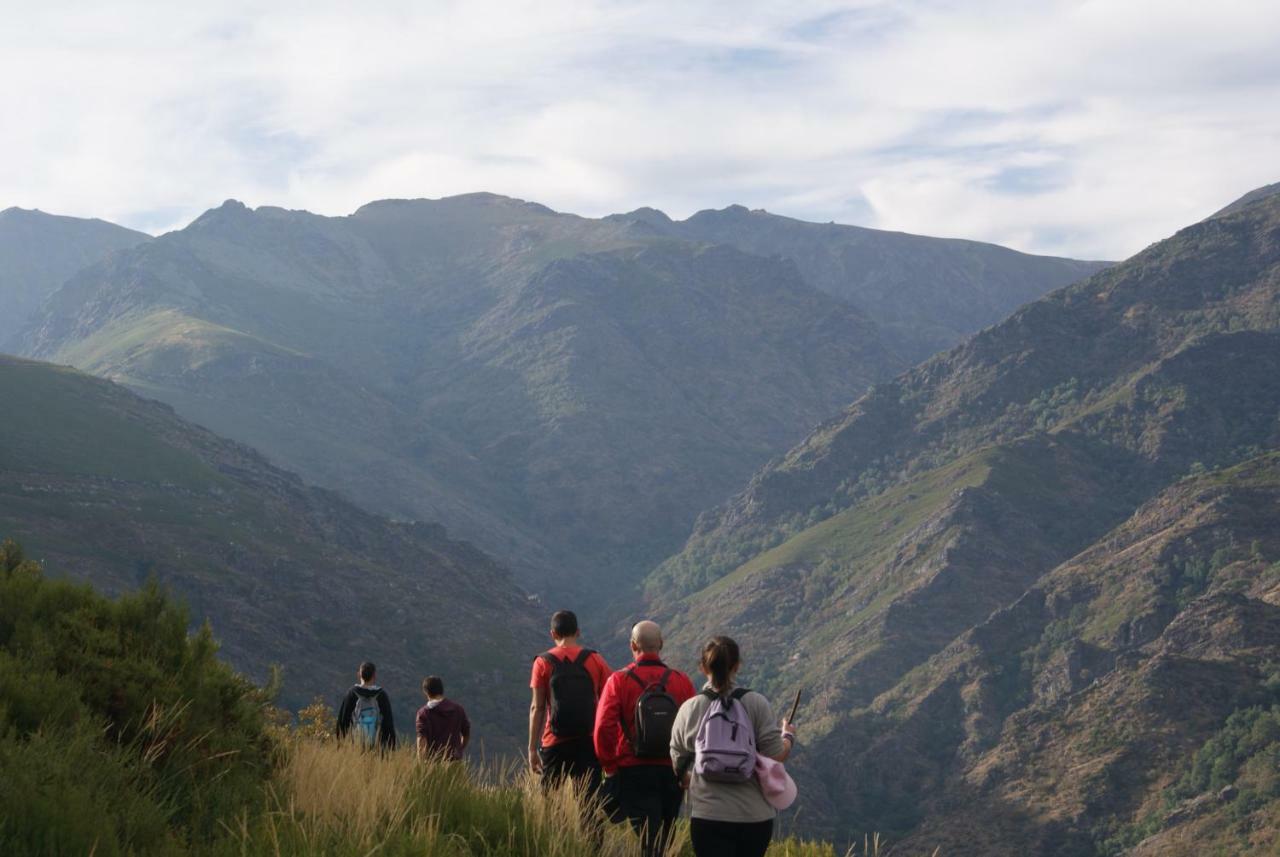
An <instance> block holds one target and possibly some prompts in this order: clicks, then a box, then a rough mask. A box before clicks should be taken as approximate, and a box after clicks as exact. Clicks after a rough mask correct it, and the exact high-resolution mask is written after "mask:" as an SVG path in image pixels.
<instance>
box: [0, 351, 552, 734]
mask: <svg viewBox="0 0 1280 857" xmlns="http://www.w3.org/2000/svg"><path fill="white" fill-rule="evenodd" d="M0 401H3V402H4V413H3V418H0V538H8V537H13V538H15V539H17V540H19V541H20V542H21V543H22V544H23V546H24V547H25V548H26V550H27V553H28V555H29V556H32V557H35V558H40V559H43V560H47V561H48V564H49V567H50V568H51V569H57V570H58V571H59V572H60V573H66V574H68V575H70V576H72V577H75V578H78V579H81V580H87V581H91V582H93V584H94V585H95V586H96V587H98V588H101V589H103V590H106V591H108V592H120V591H122V590H127V589H133V588H136V587H138V586H140V585H141V584H142V583H144V582H145V581H146V580H147V579H149V578H154V579H156V580H158V581H159V582H160V583H161V584H163V585H164V586H166V587H170V588H172V589H173V590H174V591H175V592H176V593H177V594H179V595H180V596H182V597H183V598H184V599H185V600H186V601H187V602H188V603H190V605H191V607H192V612H193V614H194V616H195V617H196V618H197V619H208V620H209V621H210V622H212V624H213V627H214V629H215V631H216V633H217V635H218V637H219V638H220V639H221V640H222V643H223V652H224V654H225V655H226V657H227V658H228V659H229V661H230V662H231V663H232V664H233V665H234V666H236V667H237V668H238V669H240V670H244V671H246V672H248V673H249V674H250V675H252V676H253V677H254V678H255V679H257V680H260V681H261V680H263V679H265V677H266V674H267V669H268V666H269V665H270V664H273V663H278V664H281V665H283V666H284V668H285V673H284V680H285V681H284V686H283V691H282V702H283V703H284V704H286V705H288V706H289V707H292V708H297V707H300V706H302V705H306V704H307V703H309V702H310V701H311V700H312V698H313V697H314V696H315V695H317V694H320V695H323V696H324V697H325V698H326V699H328V700H330V701H333V699H334V698H335V697H336V696H339V695H340V694H341V693H342V692H344V691H345V688H346V687H348V686H349V685H350V684H351V682H352V681H353V680H354V674H355V669H356V667H357V665H358V664H359V663H360V662H361V661H363V660H373V661H374V662H375V663H379V664H381V665H382V668H381V669H380V678H381V680H382V682H383V683H384V684H386V685H387V686H388V687H390V688H393V689H395V693H394V694H393V701H394V702H395V703H396V705H397V715H398V716H399V717H402V718H405V719H403V720H401V721H400V723H399V724H398V725H399V728H400V729H401V730H409V729H410V728H411V727H410V726H409V721H408V719H407V718H408V717H410V714H411V712H412V711H413V710H414V708H416V705H417V704H418V693H417V688H418V685H419V683H420V682H421V680H422V677H423V676H424V675H427V674H429V673H432V672H436V673H440V674H442V675H444V676H447V677H448V679H449V681H450V684H451V685H452V687H451V690H452V689H453V688H456V691H454V692H455V693H456V695H457V696H458V697H459V698H465V699H467V705H468V708H469V709H471V710H472V712H473V713H472V716H473V717H478V718H479V720H480V722H483V723H484V724H486V726H485V729H486V732H485V734H486V736H487V737H486V740H487V741H488V742H489V743H490V744H491V745H493V744H497V745H499V746H506V745H512V746H514V745H513V744H512V740H513V736H514V735H515V733H517V732H518V730H519V728H520V717H519V713H520V712H521V711H522V710H523V706H524V704H525V700H526V699H527V691H525V690H524V689H523V681H522V679H523V677H524V675H525V671H526V670H527V669H528V656H529V655H530V653H532V652H534V651H536V650H537V648H538V647H539V646H540V645H541V642H542V639H543V638H544V636H545V635H544V632H543V631H542V627H543V624H544V622H545V617H542V616H538V617H536V618H535V617H534V616H533V614H532V613H531V612H530V608H529V606H528V604H527V601H526V599H525V597H524V595H523V594H522V593H521V592H520V591H519V590H518V589H517V587H516V586H515V584H514V583H513V582H512V580H511V578H510V576H509V574H508V573H507V572H506V571H505V570H504V569H502V568H500V567H499V566H498V565H497V564H495V563H494V562H493V561H492V560H491V559H489V558H488V557H486V556H485V555H484V554H482V553H480V552H479V551H478V550H476V549H475V548H473V547H471V546H470V545H467V544H465V543H461V542H455V541H450V540H449V539H447V538H446V537H445V535H444V532H443V531H442V530H441V529H440V528H439V527H433V526H427V525H422V524H394V523H391V522H389V521H387V520H385V519H382V518H377V517H374V516H373V515H370V514H368V513H366V512H364V511H362V510H360V509H358V508H356V507H355V506H354V505H352V504H351V503H349V502H347V501H345V500H342V499H340V498H339V497H338V496H337V495H335V494H332V493H330V492H328V491H323V490H320V489H315V488H310V487H306V486H304V485H303V483H302V482H301V481H300V480H299V479H298V478H297V477H296V476H293V475H292V474H290V473H286V472H284V471H281V470H278V469H276V468H274V467H272V466H271V465H269V464H268V463H267V462H266V460H265V459H263V458H262V456H260V455H259V454H258V453H256V452H253V451H252V450H250V449H248V448H246V447H244V446H241V445H239V444H236V443H232V442H230V441H227V440H224V439H222V438H220V437H218V436H216V435H214V434H212V433H210V432H208V431H206V430H205V429H202V428H198V427H196V426H193V425H190V424H188V423H185V422H183V421H182V420H181V419H179V418H178V417H177V416H175V415H174V413H173V411H172V410H171V409H170V408H168V407H167V406H165V405H162V404H160V403H157V402H153V401H148V400H145V399H141V398H139V397H138V396H136V395H134V394H133V393H131V392H129V391H128V390H126V389H124V388H123V387H120V386H118V385H115V384H112V383H110V382H108V381H104V380H101V379H97V378H92V377H90V376H87V375H82V374H80V373H79V372H76V371H74V370H70V369H65V368H60V367H55V366H50V365H48V364H44V363H36V362H30V361H26V360H19V359H17V358H11V357H0Z"/></svg>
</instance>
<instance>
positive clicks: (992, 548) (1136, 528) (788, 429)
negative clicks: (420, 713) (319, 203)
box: [0, 186, 1280, 857]
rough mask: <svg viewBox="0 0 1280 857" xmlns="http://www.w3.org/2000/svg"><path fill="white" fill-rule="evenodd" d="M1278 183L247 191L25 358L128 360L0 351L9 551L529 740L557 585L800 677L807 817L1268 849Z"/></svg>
mask: <svg viewBox="0 0 1280 857" xmlns="http://www.w3.org/2000/svg"><path fill="white" fill-rule="evenodd" d="M1278 191H1280V186H1270V187H1268V188H1261V189H1259V190H1258V191H1255V192H1253V193H1251V194H1249V195H1247V196H1246V197H1244V198H1242V199H1241V200H1239V201H1237V202H1236V203H1233V204H1232V205H1229V206H1227V207H1226V208H1224V209H1222V210H1221V211H1219V212H1218V213H1217V214H1215V215H1213V216H1211V217H1210V218H1208V219H1206V220H1204V221H1202V222H1200V223H1197V224H1194V225H1192V226H1189V227H1187V228H1186V229H1184V230H1182V231H1180V232H1178V233H1177V234H1176V235H1174V236H1172V237H1170V238H1169V239H1167V240H1165V241H1162V242H1159V243H1157V244H1155V245H1152V246H1151V247H1149V248H1147V249H1146V250H1144V251H1143V252H1141V253H1139V254H1138V255H1136V256H1134V257H1133V258H1131V259H1128V260H1126V261H1124V262H1122V263H1119V264H1116V265H1107V264H1105V263H1094V262H1075V261H1072V260H1063V259H1046V258H1041V257H1030V256H1024V255H1022V254H1016V253H1012V252H1011V251H1007V250H1004V249H1003V248H997V247H992V246H990V245H981V244H975V243H972V242H960V241H947V240H942V239H929V238H922V237H918V236H908V235H900V234H896V233H882V232H876V231H874V230H863V229H859V228H856V227H842V226H835V225H831V224H828V225H821V224H808V223H802V222H799V221H793V220H789V219H786V218H779V217H776V216H774V215H770V214H767V213H765V212H758V211H755V212H753V211H747V210H746V209H743V208H741V207H730V208H729V209H725V210H723V211H718V212H717V211H710V212H702V213H699V214H697V215H694V216H693V217H691V218H689V219H688V220H685V221H673V220H671V219H670V218H667V217H666V216H665V215H663V214H662V213H661V212H657V211H654V210H652V209H638V210H637V211H634V212H630V213H628V214H623V215H613V216H611V217H606V218H603V219H599V220H592V219H587V218H579V217H574V216H572V215H564V214H558V213H556V212H553V211H551V210H550V209H546V208H545V207H542V206H539V205H536V204H533V203H526V202H521V201H519V200H512V199H508V198H505V197H496V196H493V195H487V194H477V195H469V196H465V197H454V198H450V199H445V200H399V201H397V200H390V201H383V202H378V203H372V204H370V205H368V206H365V207H364V208H362V209H360V210H359V211H357V212H356V213H355V214H353V215H351V216H349V217H344V218H330V217H320V216H317V215H312V214H308V213H306V212H291V211H285V210H283V209H277V208H269V207H266V208H258V209H254V210H251V209H248V208H246V207H245V206H243V205H240V204H238V203H234V202H229V203H227V204H224V205H223V206H221V207H220V208H218V209H215V210H213V211H210V212H208V213H206V214H205V215H203V216H202V217H201V218H199V219H197V220H196V221H195V222H194V223H192V224H191V226H189V227H187V228H186V229H183V230H179V231H177V232H174V233H170V234H168V235H165V236H161V237H160V238H157V239H154V240H140V242H139V243H137V244H136V245H134V246H132V247H124V248H115V249H108V250H106V251H104V252H105V253H106V255H105V256H101V257H100V258H99V259H98V261H96V262H93V263H92V264H90V265H89V266H88V267H82V268H80V269H79V270H78V271H76V272H75V273H73V274H71V275H69V276H68V277H67V279H66V280H65V281H64V282H63V283H61V284H60V285H57V286H49V285H48V284H47V282H46V284H45V285H44V286H41V287H40V289H43V292H44V294H45V300H44V302H43V303H42V305H41V306H40V307H39V308H38V309H36V310H34V311H29V312H28V313H27V316H26V319H25V321H23V322H22V324H21V329H20V332H19V333H18V334H17V335H16V336H15V337H14V338H12V339H11V340H10V343H11V345H10V347H11V348H13V349H14V350H16V351H19V352H20V353H22V354H25V355H27V356H29V357H36V358H40V359H41V360H51V361H55V362H59V363H69V364H72V365H74V366H76V367H78V368H79V369H82V370H85V372H88V373H92V374H93V375H100V376H104V377H105V378H107V379H111V380H110V381H108V380H100V379H96V378H93V377H90V375H89V374H81V373H80V372H77V371H74V370H72V369H67V368H59V367H55V366H51V365H49V364H48V363H40V362H33V361H31V360H23V359H16V358H12V359H11V358H5V359H4V360H3V361H0V396H3V398H0V401H4V402H5V403H6V420H5V422H4V423H3V424H0V439H3V445H0V477H3V479H2V481H0V486H3V488H2V489H0V534H10V533H13V534H17V535H20V536H21V537H22V538H23V540H24V541H25V542H27V543H28V553H30V554H33V555H36V556H48V557H50V558H51V564H53V563H52V560H56V564H57V566H58V567H60V568H66V569H70V570H71V573H72V574H73V575H75V576H78V577H83V578H87V579H93V580H95V581H97V582H100V583H102V584H104V585H105V586H106V587H107V588H108V589H121V588H128V587H132V586H136V585H138V584H139V583H140V582H141V581H143V580H145V579H147V578H148V577H156V578H158V579H159V580H160V581H161V582H162V583H165V584H166V585H169V586H172V587H173V588H174V589H176V590H178V591H179V592H181V593H183V594H184V595H185V596H186V597H188V598H189V599H190V600H191V602H192V604H193V606H194V607H195V608H196V611H195V612H196V613H197V615H200V616H205V617H208V618H210V619H211V620H212V621H213V622H214V624H215V627H216V628H217V629H218V630H219V633H220V636H222V637H223V638H224V640H226V641H227V651H228V654H229V655H230V656H231V658H232V660H233V662H235V663H237V665H238V666H241V668H247V669H251V670H253V671H255V673H256V674H259V675H261V674H263V672H264V671H265V669H266V667H267V664H268V662H270V661H273V660H279V661H282V662H284V663H285V664H286V668H287V669H286V680H288V676H289V675H294V676H297V677H298V680H299V681H298V683H297V684H294V685H287V687H290V690H289V693H291V694H292V696H290V697H288V701H289V702H291V703H297V704H300V703H301V702H303V701H305V700H306V699H308V698H309V695H310V694H311V693H313V692H319V691H321V690H322V689H324V690H328V689H329V688H331V687H332V686H333V685H338V686H341V685H343V684H344V683H345V681H346V679H345V672H344V671H346V670H349V669H350V665H349V663H348V662H350V661H351V660H352V659H353V658H354V659H359V657H363V656H365V655H361V654H359V653H367V652H370V651H373V652H377V653H378V657H379V658H384V659H385V660H386V662H387V663H389V664H392V663H394V664H396V665H397V666H396V667H395V669H396V670H397V671H396V672H394V673H393V674H391V677H392V679H393V680H394V681H395V682H396V684H397V686H401V687H407V686H411V684H412V682H413V681H414V680H415V677H416V676H417V673H418V672H420V671H425V670H428V669H431V668H433V665H434V663H436V662H437V661H436V659H437V658H441V659H443V661H444V662H445V663H447V664H450V665H451V668H453V669H456V671H457V673H458V674H459V675H462V676H465V677H466V678H465V679H464V680H463V681H464V682H465V683H464V684H463V685H462V687H461V691H462V692H461V694H460V695H463V696H466V697H468V698H470V699H473V700H476V701H477V703H478V704H480V705H481V706H482V708H483V710H482V712H481V716H482V718H483V722H484V723H485V729H486V730H487V731H490V732H492V734H494V735H495V736H499V740H500V742H501V741H506V740H508V739H510V738H511V737H513V736H518V734H519V731H520V723H519V722H518V721H519V716H518V715H519V714H520V713H521V711H522V706H523V697H524V695H525V693H526V692H525V691H523V675H522V673H523V670H525V669H527V658H528V656H529V655H530V654H532V652H533V651H535V650H536V649H537V648H538V647H539V646H540V645H541V642H542V637H543V636H544V633H543V632H541V630H540V625H541V623H542V622H543V621H545V616H540V615H537V614H539V613H540V612H541V611H542V610H543V609H544V608H543V607H542V606H541V605H539V603H538V601H539V599H538V598H537V596H536V595H532V594H530V595H527V594H526V592H528V591H532V592H535V593H541V594H543V595H546V596H547V599H546V602H544V603H547V602H549V601H550V599H552V598H554V599H557V605H556V606H559V605H560V604H561V603H569V604H571V605H572V606H575V607H579V608H583V605H586V606H585V609H582V610H581V611H580V612H582V614H583V616H584V620H585V621H584V624H585V625H586V627H587V629H588V634H589V635H590V636H592V637H593V642H595V641H600V640H601V638H602V637H605V636H606V635H607V634H608V633H609V632H610V631H611V630H612V629H611V627H610V626H611V625H613V624H614V623H616V624H617V625H618V626H621V625H622V624H623V623H624V622H623V620H624V619H626V618H630V617H632V616H635V615H639V614H640V613H644V614H646V615H651V616H653V617H654V618H657V619H658V620H659V621H661V622H662V623H663V625H664V627H665V628H666V629H667V630H668V645H667V650H668V653H669V658H670V661H671V662H672V663H673V664H674V665H677V666H680V667H683V668H690V667H692V665H693V664H692V660H693V655H694V653H695V652H696V651H697V648H698V644H699V642H700V641H701V640H702V639H703V638H705V636H706V635H708V634H710V633H722V632H728V633H730V634H732V635H733V636H735V637H736V638H738V639H739V641H740V642H741V643H742V644H743V650H744V655H745V665H744V671H743V679H744V681H746V682H747V683H749V684H751V685H752V686H753V687H757V688H759V689H761V690H763V691H765V692H766V693H768V694H769V695H770V696H772V697H773V698H774V699H775V700H780V699H781V698H783V697H784V696H785V695H788V694H790V693H791V692H793V691H794V690H795V689H796V688H797V687H803V688H804V689H805V690H806V694H805V698H806V700H807V702H806V703H805V704H804V707H803V709H802V715H801V728H802V736H803V752H801V753H798V754H797V755H796V757H795V759H794V760H793V762H792V763H790V766H791V767H792V768H793V769H794V773H795V775H796V778H797V780H798V781H799V782H800V783H801V790H802V797H801V803H800V806H799V809H798V812H796V813H794V814H792V815H791V816H790V817H789V819H788V820H787V824H790V825H793V826H795V827H797V828H798V829H800V830H802V831H803V832H804V833H805V834H807V835H821V836H825V837H829V838H831V839H834V840H836V841H851V840H854V839H860V838H861V836H862V834H863V833H866V832H868V831H881V832H883V833H886V834H888V835H889V836H890V837H891V839H893V840H894V841H896V842H897V843H898V844H897V845H896V846H895V847H896V849H897V850H896V852H895V853H904V854H914V853H922V854H928V853H931V852H932V851H933V849H934V848H935V847H939V846H940V847H941V848H942V853H944V854H948V855H953V854H954V855H964V854H974V855H978V854H981V855H1015V854H1016V855H1023V854H1032V853H1035V854H1041V853H1042V854H1055V855H1057V854H1061V855H1068V857H1073V855H1081V857H1085V855H1088V857H1095V855H1118V854H1122V853H1133V854H1136V855H1142V857H1147V855H1153V854H1174V855H1176V854H1188V855H1189V854H1192V853H1197V854H1198V853H1204V851H1203V849H1205V848H1209V849H1214V848H1216V849H1218V850H1219V851H1221V852H1222V853H1254V852H1256V853H1266V851H1267V849H1272V848H1274V847H1276V846H1277V840H1276V831H1277V830H1278V829H1280V776H1278V775H1277V773H1276V771H1277V766H1276V760H1277V759H1280V527H1277V525H1276V521H1277V520H1280V518H1278V517H1277V515H1280V192H1278ZM3 228H4V222H3V221H0V230H3ZM4 246H10V245H5V244H2V243H0V247H4ZM3 261H4V260H3V259H0V263H3ZM1082 277H1083V279H1081V278H1082ZM5 282H6V281H0V285H3V284H4V283H5ZM40 289H34V288H24V293H27V294H30V293H33V291H39V290H40ZM10 290H11V291H14V292H15V293H16V290H13V289H10ZM5 294H7V293H6V292H0V301H3V300H4V299H5ZM1028 301H1029V302H1028ZM1020 304H1021V305H1022V306H1021V308H1016V309H1015V307H1017V306H1018V305H1020ZM5 306H6V305H4V304H2V303H0V309H4V308H5ZM1010 312H1012V314H1011V315H1009V313H1010ZM1006 316H1007V317H1006ZM941 347H947V348H948V350H946V351H943V352H941V353H938V354H936V355H934V356H928V355H929V354H931V353H932V352H933V351H936V350H937V349H938V348H941ZM921 358H927V359H923V362H918V363H917V361H918V360H919V359H921ZM912 363H916V364H917V365H915V366H914V368H908V367H909V366H910V365H911V364H912ZM113 381H114V382H119V383H112V382H113ZM121 385H123V386H121ZM124 387H128V388H131V389H132V390H133V391H135V392H136V393H139V394H141V395H142V396H147V397H149V398H150V399H158V400H160V402H165V403H168V404H167V405H165V404H160V403H158V402H155V401H148V400H147V399H143V398H140V397H139V396H138V395H135V393H131V392H128V391H127V390H126V389H124ZM169 406H172V410H171V409H170V407H169ZM10 414H13V415H16V416H13V417H11V416H10ZM193 423H199V424H200V425H203V426H207V427H208V428H207V429H206V428H198V427H197V426H196V425H193ZM210 429H211V430H213V431H216V432H218V433H219V434H220V435H225V436H227V437H229V438H233V439H234V441H232V440H224V439H223V438H222V437H219V436H218V435H215V434H213V433H212V432H211V431H210ZM806 433H807V434H806ZM241 443H244V444H248V445H249V446H252V447H255V448H257V449H259V450H261V451H262V453H264V454H265V457H264V455H263V454H259V453H258V452H255V451H254V450H253V449H250V448H249V446H242V445H241ZM281 467H285V468H288V469H289V470H294V471H297V472H298V473H299V474H300V477H297V476H293V475H291V474H290V473H289V472H287V471H286V470H283V469H280V468H281ZM753 474H754V475H753ZM303 480H306V481H305V482H304V481H303ZM307 482H311V483H315V484H317V485H320V486H324V487H322V488H314V487H310V486H309V485H308V484H307ZM327 489H332V490H327ZM735 491H736V493H734V492H735ZM6 498H7V499H6ZM347 498H350V500H348V499H347ZM726 498H728V499H726ZM717 503H718V504H719V505H716V504H717ZM366 510H368V511H366ZM699 512H701V514H698V513H699ZM388 516H390V518H394V519H399V522H397V521H395V520H390V519H389V518H388ZM695 517H696V519H695ZM412 521H439V522H443V523H444V524H445V525H447V526H448V528H449V532H450V535H446V533H445V530H444V529H443V528H442V527H440V526H437V525H435V524H422V523H412ZM459 537H461V538H464V539H467V540H470V541H474V542H475V543H476V545H478V546H479V548H480V549H477V548H476V547H472V546H471V545H469V544H467V543H465V542H463V541H459V540H457V539H458V538H459ZM481 549H482V550H483V551H484V553H482V552H481ZM490 556H492V557H495V558H496V559H491V558H490ZM504 566H510V567H511V569H512V571H511V573H508V572H507V571H505V570H504ZM642 578H643V579H642ZM639 604H642V605H643V606H642V607H641V606H638V605H639ZM547 606H550V605H549V603H548V604H547ZM281 617H284V618H283V619H282V618H281ZM371 617H372V618H371ZM437 619H438V621H437ZM481 700H484V701H483V702H480V701H481ZM398 702H399V700H398ZM406 702H407V701H406ZM401 704H405V703H401ZM1196 849H1201V850H1196Z"/></svg>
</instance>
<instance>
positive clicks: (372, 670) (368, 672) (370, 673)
mask: <svg viewBox="0 0 1280 857" xmlns="http://www.w3.org/2000/svg"><path fill="white" fill-rule="evenodd" d="M377 674H378V668H377V667H376V666H374V663H373V661H365V662H364V663H362V664H361V665H360V680H361V681H373V677H374V676H375V675H377Z"/></svg>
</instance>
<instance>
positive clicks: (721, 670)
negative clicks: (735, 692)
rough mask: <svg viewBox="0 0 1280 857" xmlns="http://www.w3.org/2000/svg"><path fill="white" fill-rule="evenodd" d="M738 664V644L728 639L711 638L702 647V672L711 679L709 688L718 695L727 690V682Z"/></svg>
mask: <svg viewBox="0 0 1280 857" xmlns="http://www.w3.org/2000/svg"><path fill="white" fill-rule="evenodd" d="M738 663H739V659H738V644H737V643H735V642H734V641H733V640H731V639H729V638H728V637H712V638H711V639H710V640H707V644H706V645H705V646H703V647H702V671H703V672H705V673H706V674H707V675H708V676H709V677H710V678H711V686H712V687H713V688H715V689H716V690H717V691H718V692H720V693H726V692H727V691H728V690H729V682H730V680H731V679H732V678H733V671H734V670H735V669H737V667H738Z"/></svg>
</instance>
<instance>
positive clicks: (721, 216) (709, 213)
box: [685, 203, 769, 224]
mask: <svg viewBox="0 0 1280 857" xmlns="http://www.w3.org/2000/svg"><path fill="white" fill-rule="evenodd" d="M768 214H769V212H767V211H765V210H764V209H763V208H747V207H746V206H745V205H738V204H737V203H734V204H733V205H727V206H725V207H724V208H704V209H702V211H699V212H697V213H695V214H693V215H692V216H690V217H689V219H688V220H686V221H685V223H690V224H697V223H707V222H719V223H734V222H741V221H744V220H747V219H748V218H751V217H757V216H760V215H768Z"/></svg>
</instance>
